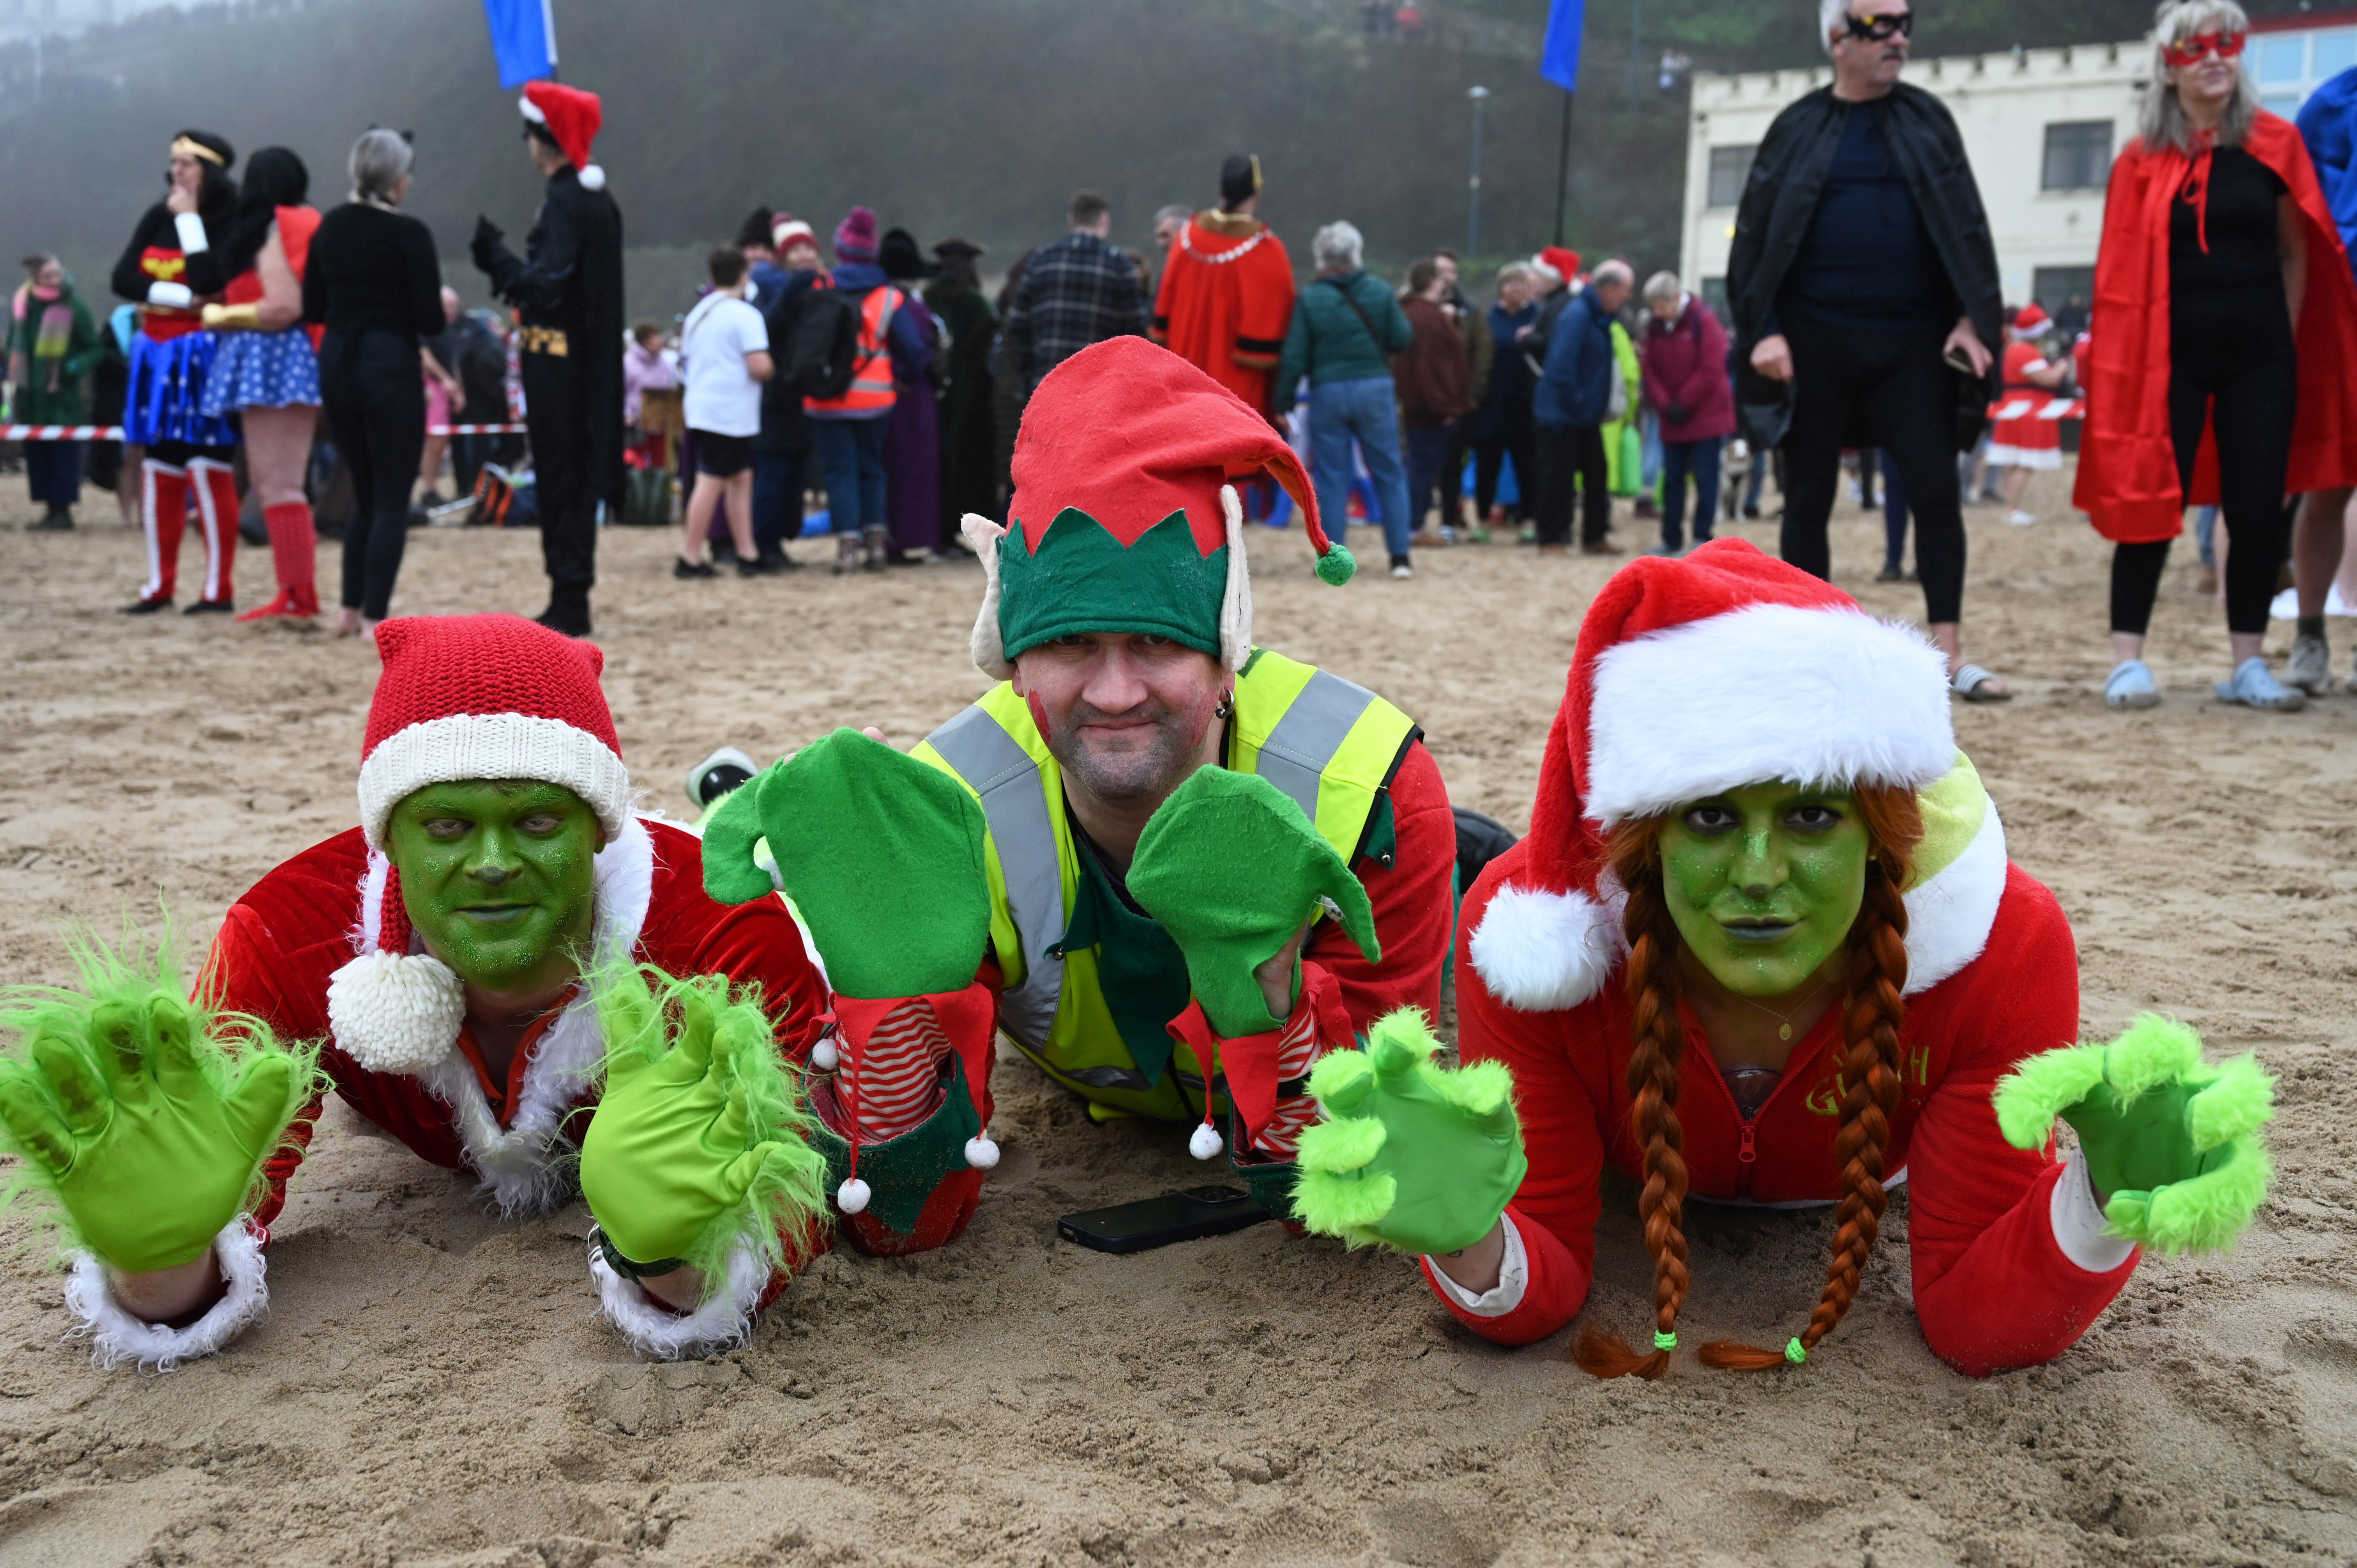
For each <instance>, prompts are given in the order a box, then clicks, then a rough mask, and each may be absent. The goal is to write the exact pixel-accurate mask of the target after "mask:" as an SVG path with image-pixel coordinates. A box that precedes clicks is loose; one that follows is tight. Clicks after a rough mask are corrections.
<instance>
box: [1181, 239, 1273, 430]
mask: <svg viewBox="0 0 2357 1568" xmlns="http://www.w3.org/2000/svg"><path fill="white" fill-rule="evenodd" d="M1293 295H1294V287H1293V262H1292V259H1291V258H1290V257H1288V256H1287V255H1286V253H1285V242H1284V241H1282V240H1280V239H1278V238H1277V237H1276V231H1275V230H1273V229H1271V228H1270V227H1269V226H1268V225H1267V224H1265V223H1263V222H1262V221H1260V220H1258V219H1256V218H1253V217H1250V216H1247V215H1246V214H1243V213H1241V212H1221V211H1218V210H1216V209H1214V210H1211V211H1205V212H1198V213H1197V214H1195V216H1194V217H1193V218H1192V219H1191V220H1189V222H1188V224H1187V227H1186V228H1184V229H1182V230H1180V231H1179V242H1178V243H1177V244H1174V245H1172V246H1171V247H1170V263H1169V265H1168V267H1167V268H1166V269H1165V270H1164V272H1163V274H1162V286H1161V287H1160V288H1159V289H1158V290H1157V291H1156V294H1155V296H1154V340H1155V341H1156V342H1157V343H1159V344H1161V345H1162V346H1163V347H1165V348H1167V349H1170V350H1171V351H1172V352H1174V353H1176V354H1177V355H1179V358H1181V359H1183V360H1187V361H1188V362H1189V364H1192V365H1193V366H1195V368H1196V369H1198V370H1200V371H1202V372H1203V373H1204V374H1206V375H1208V376H1210V377H1211V379H1212V380H1213V381H1217V382H1219V383H1220V384H1221V385H1222V386H1223V387H1225V388H1227V389H1228V390H1229V391H1230V392H1233V393H1235V394H1236V395H1237V396H1238V397H1240V398H1242V399H1243V400H1244V402H1245V403H1248V404H1249V405H1251V406H1252V407H1253V408H1254V410H1256V411H1258V412H1259V413H1268V411H1269V406H1270V392H1271V388H1270V386H1269V381H1270V378H1271V377H1272V376H1273V375H1274V374H1275V371H1276V361H1277V358H1278V356H1280V355H1281V354H1283V353H1284V352H1285V329H1286V327H1287V326H1288V325H1290V324H1291V322H1292V320H1293Z"/></svg>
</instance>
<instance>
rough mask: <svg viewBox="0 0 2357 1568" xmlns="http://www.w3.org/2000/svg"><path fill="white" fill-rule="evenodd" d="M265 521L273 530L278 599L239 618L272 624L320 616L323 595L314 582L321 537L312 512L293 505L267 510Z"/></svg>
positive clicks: (263, 516)
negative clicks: (275, 620)
mask: <svg viewBox="0 0 2357 1568" xmlns="http://www.w3.org/2000/svg"><path fill="white" fill-rule="evenodd" d="M262 518H263V521H264V523H265V524H266V525H267V526H268V528H269V530H270V561H271V564H272V566H273V567H274V568H275V569H276V571H277V574H278V596H277V597H276V598H274V599H272V600H271V601H270V602H269V603H268V604H266V605H264V606H263V607H261V608H260V609H253V610H248V611H246V612H245V613H244V614H243V615H241V616H239V617H238V619H240V620H242V621H251V620H269V619H271V618H275V617H282V616H283V617H288V618H293V619H296V620H308V619H310V618H312V617H313V616H316V615H317V614H318V613H319V591H318V588H317V585H316V583H315V582H314V580H313V579H314V575H315V574H316V571H317V558H318V548H319V546H318V534H317V530H316V529H315V528H314V526H313V524H312V521H311V509H310V507H309V506H307V505H306V504H305V503H304V502H301V501H290V502H286V503H285V504H282V505H279V506H273V507H264V508H263V509H262Z"/></svg>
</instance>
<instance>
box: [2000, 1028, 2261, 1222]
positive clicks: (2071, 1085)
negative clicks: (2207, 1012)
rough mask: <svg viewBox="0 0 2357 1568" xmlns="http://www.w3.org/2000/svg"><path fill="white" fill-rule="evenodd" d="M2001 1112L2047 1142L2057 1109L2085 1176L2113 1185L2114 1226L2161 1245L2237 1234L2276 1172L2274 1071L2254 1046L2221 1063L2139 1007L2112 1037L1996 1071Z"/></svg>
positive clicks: (2020, 1135)
mask: <svg viewBox="0 0 2357 1568" xmlns="http://www.w3.org/2000/svg"><path fill="white" fill-rule="evenodd" d="M2057 1116H2060V1117H2061V1119H2062V1120H2063V1121H2065V1122H2069V1123H2071V1125H2072V1128H2073V1129H2075V1130H2076V1131H2077V1133H2078V1134H2079V1147H2080V1149H2081V1151H2082V1152H2083V1153H2084V1155H2086V1159H2087V1176H2088V1179H2089V1180H2090V1181H2092V1182H2093V1184H2094V1187H2095V1190H2096V1191H2097V1192H2099V1193H2107V1194H2109V1195H2110V1198H2109V1201H2108V1202H2107V1203H2106V1204H2105V1206H2104V1218H2105V1219H2107V1220H2109V1221H2110V1226H2109V1229H2110V1231H2111V1233H2112V1234H2113V1235H2115V1236H2117V1237H2119V1238H2121V1239H2122V1240H2129V1241H2136V1242H2139V1243H2141V1244H2143V1245H2145V1246H2147V1247H2150V1248H2152V1249H2154V1250H2155V1251H2160V1252H2164V1253H2167V1252H2186V1251H2218V1250H2220V1249H2222V1248H2224V1247H2226V1246H2228V1245H2229V1244H2231V1243H2232V1242H2233V1240H2234V1238H2235V1236H2236V1235H2238V1234H2239V1233H2240V1232H2241V1231H2242V1230H2243V1228H2244V1226H2246V1225H2248V1224H2249V1223H2250V1222H2251V1216H2252V1215H2253V1214H2255V1213H2256V1212H2257V1211H2258V1207H2259V1204H2260V1203H2261V1201H2263V1200H2264V1199H2265V1198H2266V1195H2267V1182H2268V1179H2269V1178H2270V1176H2272V1175H2273V1174H2274V1173H2273V1170H2272V1168H2271V1167H2270V1165H2268V1162H2267V1150H2266V1144H2265V1143H2264V1142H2263V1141H2262V1140H2261V1139H2260V1137H2259V1131H2258V1130H2259V1129H2260V1128H2261V1127H2263V1126H2265V1125H2266V1123H2267V1122H2269V1121H2270V1120H2272V1119H2273V1118H2274V1116H2275V1079H2271V1078H2269V1077H2268V1076H2267V1075H2266V1073H2264V1072H2262V1071H2260V1070H2259V1064H2258V1062H2257V1060H2256V1059H2255V1058H2253V1057H2251V1056H2250V1055H2249V1054H2248V1053H2245V1054H2244V1055H2242V1056H2239V1057H2236V1058H2233V1060H2231V1061H2226V1062H2222V1063H2220V1064H2218V1065H2216V1066H2214V1067H2213V1066H2210V1065H2208V1064H2205V1063H2204V1062H2203V1061H2202V1059H2201V1036H2198V1035H2196V1034H2195V1033H2194V1032H2193V1031H2192V1030H2191V1029H2189V1028H2187V1027H2186V1026H2184V1025H2182V1024H2179V1023H2178V1022H2176V1021H2175V1020H2174V1019H2169V1018H2163V1017H2161V1016H2159V1015H2157V1014H2152V1013H2146V1014H2142V1015H2139V1016H2138V1017H2137V1018H2136V1021H2135V1022H2134V1023H2132V1024H2130V1025H2129V1026H2128V1027H2127V1032H2126V1033H2125V1034H2123V1035H2121V1036H2120V1037H2119V1038H2118V1039H2116V1040H2114V1041H2113V1042H2112V1043H2111V1044H2110V1045H2108V1046H2093V1045H2078V1046H2065V1047H2062V1048H2061V1049H2059V1050H2052V1051H2048V1052H2046V1053H2044V1054H2043V1055H2040V1056H2035V1057H2031V1058H2029V1060H2027V1061H2025V1062H2023V1063H2022V1064H2021V1065H2020V1067H2018V1069H2015V1070H2014V1071H2013V1072H2012V1073H2010V1074H2008V1075H2007V1077H2006V1078H2004V1079H2001V1080H1999V1082H1998V1084H1997V1086H1996V1121H1997V1126H1998V1128H1999V1129H2000V1130H2001V1131H2003V1133H2005V1136H2006V1141H2007V1142H2008V1143H2010V1144H2013V1145H2014V1146H2015V1147H2016V1148H2021V1149H2037V1148H2042V1147H2044V1146H2045V1144H2046V1140H2047V1139H2048V1137H2050V1135H2051V1134H2052V1133H2053V1130H2054V1119H2055V1118H2056V1117H2057Z"/></svg>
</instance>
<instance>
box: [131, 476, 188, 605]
mask: <svg viewBox="0 0 2357 1568" xmlns="http://www.w3.org/2000/svg"><path fill="white" fill-rule="evenodd" d="M139 523H140V526H141V527H142V528H144V529H145V531H146V533H147V582H146V584H145V586H143V587H142V588H141V589H140V590H139V596H138V597H137V598H136V599H135V600H133V601H132V602H131V603H130V604H127V605H125V606H124V607H123V609H124V614H125V615H135V616H144V615H154V614H155V613H156V611H157V610H161V609H168V608H170V607H171V604H172V593H173V590H174V589H175V588H176V587H177V586H178V582H179V575H180V535H181V534H182V533H183V532H186V531H187V529H188V470H187V469H186V468H182V467H178V466H177V465H174V464H171V463H159V462H157V461H156V459H155V458H153V457H150V458H148V459H147V460H146V461H145V462H144V463H142V464H140V465H139Z"/></svg>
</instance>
